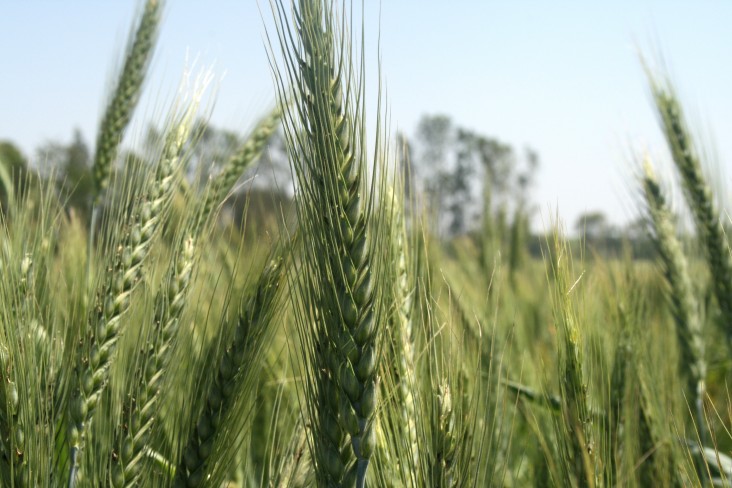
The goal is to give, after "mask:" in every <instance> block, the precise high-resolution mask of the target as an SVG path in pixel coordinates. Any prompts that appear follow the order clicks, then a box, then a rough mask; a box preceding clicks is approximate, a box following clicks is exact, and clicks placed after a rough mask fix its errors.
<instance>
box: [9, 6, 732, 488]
mask: <svg viewBox="0 0 732 488" xmlns="http://www.w3.org/2000/svg"><path fill="white" fill-rule="evenodd" d="M265 3H266V2H265ZM171 4H172V2H171ZM141 5H142V8H141V9H140V11H139V15H138V17H137V18H136V19H135V24H134V26H133V28H132V30H131V34H130V39H129V41H128V43H127V49H126V51H125V52H124V53H123V57H122V59H121V60H118V65H119V67H120V68H119V70H118V73H117V77H116V78H115V80H114V85H113V86H112V89H111V92H110V96H109V98H108V99H107V100H103V101H100V103H101V106H102V107H103V108H104V110H103V111H102V113H103V116H102V117H101V120H100V123H99V127H98V132H97V134H96V138H95V140H96V144H95V146H94V151H93V155H92V157H91V158H90V160H91V162H92V164H91V167H90V175H91V179H90V183H89V184H90V185H91V186H90V188H91V191H90V192H89V193H88V196H87V197H86V198H85V199H84V200H83V201H81V202H75V201H74V202H75V203H73V205H72V200H71V197H70V196H69V195H70V194H69V193H64V192H62V191H59V185H58V184H57V183H58V182H57V177H56V175H55V174H53V173H51V174H40V173H34V172H32V171H28V172H27V173H25V174H23V175H17V174H10V173H8V172H7V171H6V170H5V166H2V168H3V171H2V172H0V187H1V188H2V197H3V198H2V202H1V203H2V213H0V219H1V224H0V270H1V271H0V272H1V273H2V277H3V279H2V281H0V378H1V379H2V383H1V384H0V482H1V484H2V486H34V487H35V486H39V487H46V486H49V487H55V486H68V487H83V486H114V487H121V486H175V487H179V486H180V487H184V486H185V487H194V486H211V487H245V486H246V487H255V486H256V487H259V486H263V487H265V486H266V487H283V488H284V487H305V486H323V487H341V486H343V487H358V488H363V487H372V488H375V487H444V488H448V487H467V486H475V487H479V486H480V487H482V486H500V487H523V486H537V487H539V486H557V487H610V486H639V487H646V486H705V487H709V486H715V487H716V486H732V481H731V480H730V477H732V458H731V457H730V456H729V452H730V449H732V434H730V432H731V431H730V429H731V428H732V400H730V394H729V391H728V384H727V382H728V379H729V377H730V376H729V375H730V371H732V363H730V361H729V357H730V347H731V346H732V325H730V324H732V257H731V256H730V247H729V246H730V244H729V241H728V237H727V233H726V229H727V228H728V227H729V225H728V224H729V221H728V216H727V215H725V213H724V210H723V209H721V208H719V207H718V203H717V202H718V200H717V197H718V195H714V193H713V190H712V186H710V184H709V182H708V179H707V177H706V171H707V167H706V164H707V163H706V162H705V160H704V157H703V155H704V151H703V148H701V147H700V146H699V145H698V142H697V141H696V140H695V138H694V137H693V135H692V131H691V130H690V128H689V126H688V122H687V121H686V118H685V116H684V111H683V108H682V105H681V102H680V101H679V97H678V96H677V95H676V92H675V90H674V86H673V84H672V82H671V81H670V80H669V77H668V75H667V74H666V73H665V72H664V71H663V70H662V69H661V70H654V69H651V68H647V79H648V84H649V86H650V89H651V92H652V95H653V100H654V103H655V108H656V110H657V115H658V120H659V123H660V125H661V128H662V130H663V132H664V135H665V138H666V143H667V145H668V149H669V153H670V155H671V158H672V160H673V164H674V170H675V173H676V174H675V176H676V177H677V178H678V180H679V181H680V183H681V187H682V189H683V197H684V199H683V202H681V204H682V205H684V206H685V207H684V208H686V209H688V212H689V214H690V220H691V222H692V225H693V231H684V229H683V228H682V227H681V226H680V225H679V222H678V221H677V220H676V219H675V218H674V211H675V209H674V208H673V207H672V206H671V203H670V202H671V200H670V198H669V192H670V187H671V185H672V182H671V181H664V180H663V179H662V178H660V177H659V176H658V174H657V172H656V171H655V170H654V164H656V162H654V161H652V160H651V158H650V157H649V156H645V155H638V156H637V161H636V163H637V164H636V170H637V171H636V175H637V177H636V178H635V179H631V180H629V181H628V182H627V184H628V186H629V188H631V189H632V191H633V193H634V194H635V195H636V200H635V204H636V205H637V210H638V213H639V214H641V215H642V216H643V224H644V227H643V229H644V232H645V236H646V238H647V239H648V240H649V242H650V243H651V245H652V250H653V252H652V255H651V257H650V258H648V259H640V258H638V257H637V256H634V253H633V249H632V246H631V245H630V244H629V243H626V244H627V245H626V244H624V245H623V246H622V248H621V251H620V252H619V253H617V254H616V255H607V254H604V253H602V252H599V251H598V250H597V249H596V248H595V247H593V243H592V242H591V240H590V239H587V240H586V241H585V240H582V239H579V240H578V239H575V238H572V237H571V236H569V235H568V233H567V232H566V231H565V230H564V224H563V223H562V221H561V220H560V219H559V218H555V219H554V220H553V221H552V222H551V224H550V229H549V231H548V232H547V233H546V234H545V235H543V236H540V237H539V238H536V239H533V240H532V239H530V237H531V236H530V235H529V234H530V230H529V229H528V224H527V220H526V217H527V214H525V213H524V214H522V213H521V212H525V211H526V210H525V209H524V207H523V206H519V207H517V213H516V215H517V216H518V217H517V218H515V219H514V220H513V222H512V223H511V225H508V224H507V222H506V218H505V215H503V214H501V213H499V212H495V211H492V210H491V202H492V201H493V200H491V197H492V195H489V194H485V195H484V196H483V197H484V200H483V205H484V212H483V214H482V217H481V219H482V220H481V222H480V225H479V226H478V229H477V230H475V231H473V232H470V233H466V234H463V235H459V236H455V237H451V238H445V237H444V235H442V234H441V233H440V232H439V229H438V225H436V224H435V221H434V219H433V218H432V213H431V212H432V210H433V209H431V208H430V202H429V201H428V200H427V199H424V198H421V197H420V195H417V194H414V193H412V192H409V191H406V190H405V189H406V188H409V185H408V182H409V180H410V178H411V177H412V175H411V174H410V172H409V171H407V170H405V166H404V164H402V163H403V161H404V160H405V158H408V157H409V155H408V151H406V149H405V147H404V144H401V143H400V141H399V139H398V138H395V137H393V136H392V135H391V134H390V127H389V122H388V120H389V117H388V116H387V113H388V108H387V107H386V102H385V101H384V99H385V97H383V96H381V92H380V93H379V100H377V101H376V102H374V105H375V108H374V107H370V106H369V105H367V102H366V98H367V97H366V96H365V86H366V79H367V78H368V79H369V80H373V79H379V77H380V76H382V74H381V73H378V72H377V73H371V72H369V73H367V72H365V63H364V62H363V52H362V49H363V45H362V43H361V42H360V39H361V38H362V36H363V35H373V36H376V35H377V33H368V32H367V33H363V32H362V30H363V29H364V28H363V26H361V27H359V26H357V25H350V24H349V19H350V13H351V9H357V8H358V7H357V6H349V5H348V4H347V3H346V4H341V3H340V2H333V1H327V0H298V1H293V3H292V4H290V2H286V1H285V0H273V1H272V2H271V4H270V5H267V6H266V8H265V6H263V7H262V10H263V12H265V14H264V15H271V16H272V18H273V19H274V24H273V25H274V27H273V28H272V29H270V30H269V31H268V32H267V33H266V48H265V49H266V50H267V55H268V56H269V59H270V63H271V70H272V78H273V80H274V81H273V84H274V90H275V92H276V94H277V99H276V103H275V105H274V106H272V107H271V108H270V109H269V111H267V112H266V113H262V114H258V122H257V123H256V124H255V125H254V126H253V127H252V128H251V130H250V131H249V132H248V133H247V134H246V136H245V137H242V138H241V139H240V140H237V141H236V144H234V145H233V146H232V148H231V150H230V151H229V153H228V156H227V157H226V158H224V159H223V160H221V161H219V164H217V165H216V166H215V167H213V169H211V170H210V171H208V172H206V173H203V171H202V168H203V167H204V166H205V167H206V168H209V167H210V165H211V163H213V161H204V163H203V164H201V163H200V161H201V160H202V159H203V160H205V159H206V157H207V156H206V153H205V152H204V153H201V152H200V151H199V150H198V148H200V147H202V145H203V144H204V142H205V140H206V137H207V134H206V131H205V130H204V129H205V124H201V123H200V120H201V118H204V119H205V116H206V110H205V108H204V107H202V103H203V102H202V100H203V99H204V97H205V94H206V93H207V90H210V89H211V86H210V85H211V77H210V75H209V74H208V73H206V72H202V73H200V74H195V73H193V74H188V75H186V76H187V78H186V82H185V85H186V86H187V87H188V88H187V91H182V92H181V94H179V95H178V96H177V97H176V99H175V100H174V101H173V102H172V103H171V104H170V106H169V107H168V110H167V113H166V115H165V117H164V118H163V120H161V121H158V122H159V123H160V124H161V125H160V127H161V130H160V132H159V137H157V139H156V140H155V141H154V142H153V143H151V144H148V145H147V146H146V147H145V149H144V151H143V153H142V156H141V157H140V156H136V155H134V154H132V153H130V152H129V151H126V150H124V146H123V142H124V141H126V140H128V139H130V138H134V137H135V135H134V134H133V135H131V134H129V133H128V132H130V129H129V126H130V120H131V119H132V116H133V114H134V113H135V112H136V111H139V110H140V108H139V107H138V106H137V105H138V104H137V101H138V100H139V98H140V93H141V91H142V90H143V89H144V87H145V84H144V82H145V79H146V76H147V72H148V70H149V65H150V57H151V56H152V53H153V51H154V45H155V41H156V38H157V35H158V32H159V30H160V29H161V28H164V22H163V21H162V17H163V15H162V9H163V2H162V0H145V1H144V2H142V3H141ZM167 7H168V8H175V6H174V5H168V6H167ZM112 61H114V60H112ZM110 64H113V63H112V62H110ZM373 113H375V114H376V117H375V118H369V117H367V114H368V115H369V116H370V115H371V114H373ZM138 137H139V138H141V136H138ZM278 137H279V140H280V142H281V143H282V149H283V152H284V154H285V156H286V158H287V161H288V164H289V167H288V170H289V171H290V173H291V175H292V178H293V181H294V195H292V196H291V197H288V198H277V197H276V196H274V195H266V194H265V196H264V197H262V196H261V195H260V197H259V200H256V201H255V196H253V195H254V193H252V194H250V196H249V197H244V198H245V200H246V202H245V203H244V204H243V206H242V208H243V211H242V214H241V215H236V216H234V217H232V215H231V212H230V210H229V209H230V208H231V207H230V205H231V202H232V200H234V199H235V197H236V195H238V194H239V193H237V192H238V191H239V190H240V189H241V187H242V185H245V184H246V181H249V180H246V177H245V178H244V180H245V183H242V177H243V176H244V175H250V174H251V173H250V172H251V171H252V168H253V167H255V166H256V165H257V164H258V162H259V161H260V160H261V159H262V158H265V157H266V156H267V154H268V151H274V149H273V147H274V146H273V145H272V141H273V140H274V139H276V138H278ZM202 154H203V155H202ZM1 157H2V153H0V158H1ZM194 162H198V163H199V164H197V165H196V164H194ZM0 166H1V165H0ZM263 209H265V210H263ZM532 245H535V246H536V247H537V249H538V252H531V247H532Z"/></svg>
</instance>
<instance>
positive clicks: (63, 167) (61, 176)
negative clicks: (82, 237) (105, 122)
mask: <svg viewBox="0 0 732 488" xmlns="http://www.w3.org/2000/svg"><path fill="white" fill-rule="evenodd" d="M37 152H38V159H39V161H41V162H42V166H44V167H45V168H46V172H47V174H51V175H53V176H55V177H56V185H57V188H58V191H59V193H60V194H61V196H62V199H63V201H64V202H65V204H66V206H67V207H73V208H76V209H77V210H78V211H81V212H84V213H86V212H87V211H88V210H89V205H90V203H91V198H92V192H93V188H94V187H93V185H94V182H93V179H92V173H91V155H90V151H89V146H88V145H87V143H86V141H84V137H83V136H82V134H81V131H80V130H78V129H75V130H74V134H73V138H72V141H71V143H70V144H68V145H65V144H60V143H58V142H49V143H46V144H44V145H43V146H41V147H40V148H39V149H38V151H37Z"/></svg>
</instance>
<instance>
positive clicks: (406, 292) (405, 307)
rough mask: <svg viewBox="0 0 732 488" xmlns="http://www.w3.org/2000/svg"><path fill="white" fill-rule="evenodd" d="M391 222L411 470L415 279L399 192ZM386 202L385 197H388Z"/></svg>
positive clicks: (415, 461)
mask: <svg viewBox="0 0 732 488" xmlns="http://www.w3.org/2000/svg"><path fill="white" fill-rule="evenodd" d="M392 195H393V197H392V205H393V207H392V212H391V219H392V225H393V226H394V229H393V230H392V233H391V235H392V238H393V239H392V240H393V246H394V257H395V260H396V278H397V279H396V283H395V287H394V297H395V303H394V307H395V310H396V313H395V314H394V316H395V319H396V321H395V323H394V329H395V331H396V337H395V341H394V342H395V343H396V344H397V346H398V351H397V354H396V355H395V357H394V360H395V361H397V364H396V366H397V376H398V378H397V381H398V382H399V383H398V386H399V396H400V398H399V403H400V404H401V416H402V419H401V420H402V426H404V427H406V434H407V436H408V445H409V447H410V450H411V455H412V469H413V470H416V469H417V467H418V466H419V446H418V444H417V425H416V418H415V416H416V412H415V408H414V407H415V403H414V402H415V401H416V399H415V398H414V392H415V389H416V384H415V381H416V376H415V374H416V371H415V355H414V327H413V318H412V312H413V297H414V279H413V277H411V276H410V272H411V271H412V266H411V264H410V257H409V256H408V247H407V238H406V228H405V226H404V208H403V201H404V199H403V196H402V195H401V193H400V192H397V193H396V194H395V195H394V193H392ZM387 198H388V196H387Z"/></svg>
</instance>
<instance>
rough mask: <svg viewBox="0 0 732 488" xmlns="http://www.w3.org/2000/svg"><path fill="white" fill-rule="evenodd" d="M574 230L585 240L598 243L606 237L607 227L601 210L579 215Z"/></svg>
mask: <svg viewBox="0 0 732 488" xmlns="http://www.w3.org/2000/svg"><path fill="white" fill-rule="evenodd" d="M574 229H575V230H576V231H577V233H578V234H580V235H584V236H585V237H586V238H587V240H590V241H598V240H600V239H603V238H605V237H606V236H607V233H608V231H609V225H608V221H607V217H606V216H605V214H604V213H603V212H602V211H601V210H595V211H591V212H586V213H583V214H581V215H580V216H579V217H578V218H577V221H576V223H575V225H574Z"/></svg>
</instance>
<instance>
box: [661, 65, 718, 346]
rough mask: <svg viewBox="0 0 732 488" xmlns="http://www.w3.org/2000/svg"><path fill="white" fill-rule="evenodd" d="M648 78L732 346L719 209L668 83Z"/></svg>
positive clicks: (679, 107) (679, 106)
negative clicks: (702, 247)
mask: <svg viewBox="0 0 732 488" xmlns="http://www.w3.org/2000/svg"><path fill="white" fill-rule="evenodd" d="M649 79H650V84H651V89H652V91H653V97H654V100H655V103H656V108H657V110H658V113H659V116H660V119H661V125H662V127H663V130H664V134H665V136H666V141H667V143H668V145H669V148H670V149H671V155H672V156H673V161H674V164H675V166H676V169H677V171H678V172H679V175H680V176H681V184H682V186H683V189H684V196H685V197H686V201H687V203H688V205H689V208H690V209H691V213H692V215H693V217H694V224H695V226H696V229H697V232H698V233H699V236H700V237H701V242H702V244H703V246H704V250H705V256H706V259H707V262H708V264H709V270H710V272H711V274H712V285H713V288H714V294H715V296H716V298H717V302H718V303H719V308H720V309H721V312H722V320H721V321H720V324H721V326H722V327H723V328H724V330H723V332H724V333H725V334H726V336H727V339H728V341H729V342H730V343H731V344H732V256H730V247H729V243H728V242H727V238H726V236H725V234H724V229H723V228H722V223H721V221H720V215H719V210H718V209H717V207H716V205H715V203H714V199H713V197H712V192H711V189H710V188H709V184H708V183H707V181H706V178H705V177H704V174H703V170H702V162H701V158H700V157H699V153H698V151H697V148H696V147H695V145H694V140H693V138H692V137H691V134H690V132H689V129H688V126H687V123H686V119H685V117H684V113H683V111H682V109H681V104H680V103H679V101H678V99H677V97H676V93H675V92H674V90H673V88H672V86H671V84H670V83H669V82H667V81H666V82H661V81H659V80H657V79H655V78H654V77H653V76H652V75H650V74H649Z"/></svg>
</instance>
